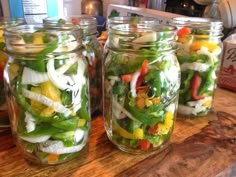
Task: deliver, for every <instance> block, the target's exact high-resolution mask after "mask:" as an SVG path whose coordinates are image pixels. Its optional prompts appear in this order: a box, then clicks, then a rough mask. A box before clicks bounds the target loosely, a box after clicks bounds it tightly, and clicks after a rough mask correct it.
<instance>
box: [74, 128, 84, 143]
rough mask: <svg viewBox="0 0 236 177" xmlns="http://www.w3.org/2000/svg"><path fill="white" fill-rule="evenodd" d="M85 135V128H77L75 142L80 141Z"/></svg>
mask: <svg viewBox="0 0 236 177" xmlns="http://www.w3.org/2000/svg"><path fill="white" fill-rule="evenodd" d="M83 137H84V130H82V129H79V128H78V129H77V130H76V131H75V142H76V143H78V142H79V141H80V140H82V139H83Z"/></svg>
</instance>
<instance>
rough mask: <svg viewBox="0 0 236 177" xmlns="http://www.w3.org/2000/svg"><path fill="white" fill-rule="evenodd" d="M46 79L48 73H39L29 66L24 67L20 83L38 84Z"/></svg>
mask: <svg viewBox="0 0 236 177" xmlns="http://www.w3.org/2000/svg"><path fill="white" fill-rule="evenodd" d="M47 80H48V75H47V74H46V73H41V72H38V71H35V70H32V69H31V68H28V67H24V70H23V74H22V84H39V83H42V82H46V81H47Z"/></svg>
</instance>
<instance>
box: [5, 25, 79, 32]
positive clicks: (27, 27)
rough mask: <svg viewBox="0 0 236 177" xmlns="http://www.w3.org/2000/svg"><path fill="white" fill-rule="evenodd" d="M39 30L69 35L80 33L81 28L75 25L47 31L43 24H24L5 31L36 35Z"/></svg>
mask: <svg viewBox="0 0 236 177" xmlns="http://www.w3.org/2000/svg"><path fill="white" fill-rule="evenodd" d="M39 30H46V31H48V32H52V33H67V32H71V31H79V28H78V27H76V26H73V25H67V26H64V27H61V28H59V29H54V28H50V29H46V28H45V27H44V26H43V25H42V24H22V25H17V26H12V27H9V28H6V29H5V31H6V32H8V33H12V34H17V33H34V32H37V31H39ZM78 34H79V33H78Z"/></svg>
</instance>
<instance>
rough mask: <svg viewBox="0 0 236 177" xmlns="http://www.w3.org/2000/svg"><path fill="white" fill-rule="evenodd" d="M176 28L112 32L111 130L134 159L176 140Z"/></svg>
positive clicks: (107, 77)
mask: <svg viewBox="0 0 236 177" xmlns="http://www.w3.org/2000/svg"><path fill="white" fill-rule="evenodd" d="M175 32H176V28H175V27H172V26H158V25H152V24H143V23H140V24H139V23H136V24H120V25H113V26H112V27H110V28H109V30H108V36H109V37H108V38H109V42H108V45H107V49H108V52H107V55H106V58H105V63H104V76H103V77H104V78H103V80H104V86H103V88H104V103H103V104H104V108H103V110H104V111H103V116H104V119H105V129H106V133H107V136H108V138H109V139H110V140H111V142H112V143H114V144H115V145H116V146H117V147H118V148H119V149H121V150H123V151H126V152H129V153H134V154H138V153H142V152H147V151H153V150H161V149H163V147H166V145H168V140H169V138H170V136H171V134H172V131H173V127H174V121H175V115H176V109H177V100H178V90H179V86H180V68H179V64H178V61H177V58H176V56H175V45H174V39H175Z"/></svg>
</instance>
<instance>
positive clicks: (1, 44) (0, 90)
mask: <svg viewBox="0 0 236 177" xmlns="http://www.w3.org/2000/svg"><path fill="white" fill-rule="evenodd" d="M24 23H25V21H24V19H23V18H10V17H0V128H6V127H10V123H9V118H8V111H7V103H6V97H5V94H4V84H3V83H4V82H3V70H4V67H5V64H6V62H7V56H6V55H5V53H4V52H3V50H4V48H5V41H4V37H3V31H4V29H5V28H7V27H10V26H17V25H20V24H24Z"/></svg>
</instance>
